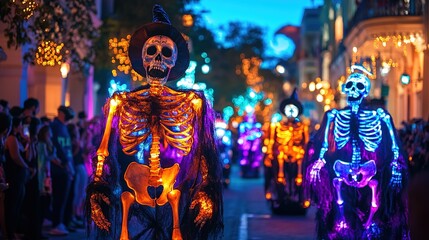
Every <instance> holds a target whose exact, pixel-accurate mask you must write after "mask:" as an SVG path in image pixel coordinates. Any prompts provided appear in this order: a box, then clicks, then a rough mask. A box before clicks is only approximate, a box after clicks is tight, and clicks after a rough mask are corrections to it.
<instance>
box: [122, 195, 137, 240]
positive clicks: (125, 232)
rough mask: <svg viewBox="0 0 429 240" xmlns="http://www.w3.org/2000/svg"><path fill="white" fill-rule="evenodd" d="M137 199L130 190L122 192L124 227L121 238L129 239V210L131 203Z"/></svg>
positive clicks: (123, 239)
mask: <svg viewBox="0 0 429 240" xmlns="http://www.w3.org/2000/svg"><path fill="white" fill-rule="evenodd" d="M134 201H135V197H134V195H133V194H132V193H130V192H123V193H122V194H121V202H122V229H121V237H120V239H121V240H128V239H129V236H128V210H129V209H130V206H131V204H133V203H134Z"/></svg>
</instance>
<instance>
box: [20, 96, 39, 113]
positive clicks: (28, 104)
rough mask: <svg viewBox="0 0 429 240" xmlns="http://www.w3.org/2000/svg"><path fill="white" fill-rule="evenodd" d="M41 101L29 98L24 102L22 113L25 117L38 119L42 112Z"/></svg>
mask: <svg viewBox="0 0 429 240" xmlns="http://www.w3.org/2000/svg"><path fill="white" fill-rule="evenodd" d="M39 105H40V104H39V100H37V99H35V98H28V99H27V100H25V101H24V109H23V111H22V114H23V117H24V118H27V117H36V115H37V114H38V113H39V111H40V107H39Z"/></svg>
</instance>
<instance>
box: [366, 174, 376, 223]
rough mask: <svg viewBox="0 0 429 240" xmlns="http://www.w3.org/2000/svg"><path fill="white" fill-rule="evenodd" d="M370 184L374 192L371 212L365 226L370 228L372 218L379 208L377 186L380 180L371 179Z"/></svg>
mask: <svg viewBox="0 0 429 240" xmlns="http://www.w3.org/2000/svg"><path fill="white" fill-rule="evenodd" d="M368 186H369V187H370V188H371V192H372V199H371V210H370V213H369V217H368V220H367V221H366V223H365V225H364V227H365V228H366V229H368V228H369V227H370V226H371V224H372V218H373V217H374V214H375V212H377V210H378V203H377V186H378V181H377V180H375V179H371V180H370V181H369V183H368Z"/></svg>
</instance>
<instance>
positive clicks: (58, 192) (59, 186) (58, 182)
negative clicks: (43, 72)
mask: <svg viewBox="0 0 429 240" xmlns="http://www.w3.org/2000/svg"><path fill="white" fill-rule="evenodd" d="M73 117H74V112H73V109H71V108H70V107H66V106H60V107H59V108H58V116H57V117H56V118H55V119H54V121H53V122H52V123H51V129H52V142H53V144H54V146H55V148H56V149H57V156H58V158H59V159H60V160H61V163H60V164H55V162H53V163H54V164H52V166H51V174H52V175H51V178H52V198H53V199H52V200H53V203H52V207H53V209H52V213H53V214H52V225H53V228H52V229H51V230H50V231H49V234H52V235H66V234H68V233H69V232H68V230H67V229H66V226H65V225H64V221H65V219H64V214H65V210H66V204H67V199H68V197H69V193H70V186H71V181H72V179H73V176H74V167H73V153H72V146H71V139H70V135H69V133H68V131H67V126H66V124H67V122H68V121H70V120H71V119H73Z"/></svg>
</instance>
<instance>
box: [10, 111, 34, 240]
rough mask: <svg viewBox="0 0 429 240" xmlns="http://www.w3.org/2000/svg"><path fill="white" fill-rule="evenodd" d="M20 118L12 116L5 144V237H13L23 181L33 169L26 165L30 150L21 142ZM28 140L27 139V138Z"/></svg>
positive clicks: (24, 181)
mask: <svg viewBox="0 0 429 240" xmlns="http://www.w3.org/2000/svg"><path fill="white" fill-rule="evenodd" d="M23 138H25V136H23V132H22V120H21V119H20V118H16V117H15V118H13V120H12V131H11V133H10V134H9V136H8V137H7V138H6V144H5V173H6V180H7V182H8V183H9V189H8V190H7V191H6V196H5V216H6V219H7V220H8V221H7V223H6V231H7V233H6V238H8V239H15V238H17V236H16V231H17V226H18V221H19V216H21V207H22V202H23V199H24V195H25V183H26V181H27V179H28V177H31V176H32V175H34V174H35V170H34V169H31V168H30V166H29V165H28V162H27V159H31V151H26V148H25V147H24V145H23V144H22V142H23ZM27 141H28V140H27Z"/></svg>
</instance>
